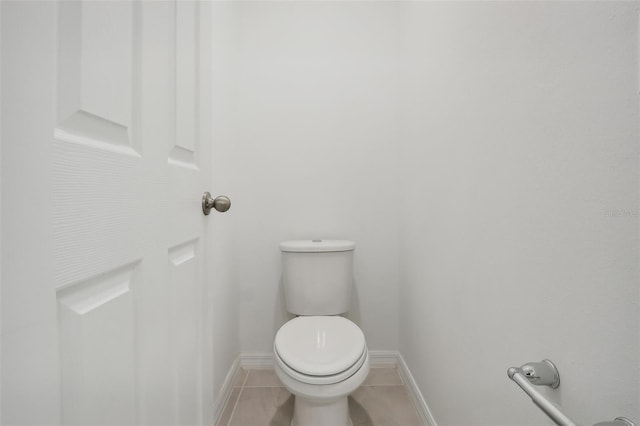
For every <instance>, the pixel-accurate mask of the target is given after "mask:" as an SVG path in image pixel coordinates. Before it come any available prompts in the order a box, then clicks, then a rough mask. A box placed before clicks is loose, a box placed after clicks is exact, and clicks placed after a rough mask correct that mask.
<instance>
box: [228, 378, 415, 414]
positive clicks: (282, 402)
mask: <svg viewBox="0 0 640 426" xmlns="http://www.w3.org/2000/svg"><path fill="white" fill-rule="evenodd" d="M349 411H350V413H351V420H352V421H353V425H354V426H392V425H393V426H422V424H423V423H422V421H421V419H420V416H419V414H418V411H417V410H416V408H415V406H414V405H413V402H412V401H411V397H410V396H409V393H408V391H407V388H406V387H405V386H404V383H403V382H402V379H401V378H400V376H399V375H398V372H397V371H396V369H395V367H391V368H380V367H377V368H371V372H370V373H369V376H368V377H367V379H366V380H365V381H364V383H363V384H362V386H360V387H359V388H358V389H357V390H356V391H355V392H354V393H353V394H352V395H351V396H350V397H349ZM292 415H293V395H291V394H290V393H289V391H287V389H286V388H284V387H283V386H282V383H280V380H279V379H278V377H277V376H276V374H275V372H274V371H273V370H270V369H264V370H263V369H261V370H243V369H240V371H239V372H238V374H237V376H236V378H235V381H234V386H233V390H232V392H231V395H230V397H229V400H228V401H227V403H226V405H225V407H224V409H223V412H222V415H221V416H220V421H219V422H218V425H217V426H290V425H291V416H292Z"/></svg>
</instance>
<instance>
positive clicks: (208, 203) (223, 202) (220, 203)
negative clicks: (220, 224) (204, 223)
mask: <svg viewBox="0 0 640 426" xmlns="http://www.w3.org/2000/svg"><path fill="white" fill-rule="evenodd" d="M211 208H214V209H216V210H218V211H219V212H220V213H224V212H226V211H227V210H229V209H230V208H231V200H230V199H229V197H225V196H224V195H220V196H218V197H216V198H213V197H212V196H211V193H209V192H205V193H204V194H202V213H204V214H205V215H207V216H208V215H209V212H210V211H211Z"/></svg>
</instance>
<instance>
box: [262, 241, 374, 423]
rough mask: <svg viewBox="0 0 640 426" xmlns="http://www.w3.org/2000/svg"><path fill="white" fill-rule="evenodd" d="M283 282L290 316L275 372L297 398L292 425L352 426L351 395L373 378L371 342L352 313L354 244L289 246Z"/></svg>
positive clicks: (277, 346) (280, 336)
mask: <svg viewBox="0 0 640 426" xmlns="http://www.w3.org/2000/svg"><path fill="white" fill-rule="evenodd" d="M280 250H281V251H282V267H283V269H282V283H283V287H284V297H285V304H286V309H287V311H288V312H290V313H292V314H295V315H297V316H296V317H295V318H293V319H292V320H290V321H288V322H287V323H285V324H284V325H283V326H282V327H280V329H279V330H278V332H277V333H276V337H275V340H274V343H273V351H274V359H275V371H276V374H277V375H278V377H279V378H280V380H281V381H282V383H283V384H284V386H285V387H286V388H287V389H288V390H289V392H291V393H292V394H293V395H294V398H295V399H294V406H293V407H294V408H293V419H292V421H291V424H292V426H350V425H351V424H352V423H351V419H350V418H349V404H348V397H349V394H350V393H352V392H353V391H354V390H356V389H357V388H358V387H359V386H360V385H361V384H362V382H363V381H364V379H365V378H366V377H367V374H368V373H369V352H368V350H367V343H366V340H365V337H364V334H363V333H362V330H360V327H358V326H357V325H356V324H354V323H353V322H351V321H350V320H348V319H346V318H344V317H342V316H340V315H341V314H344V313H346V312H347V311H348V310H349V307H350V304H351V290H352V287H353V251H354V250H355V243H354V242H353V241H345V240H301V241H285V242H283V243H281V244H280Z"/></svg>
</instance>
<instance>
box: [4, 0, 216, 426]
mask: <svg viewBox="0 0 640 426" xmlns="http://www.w3.org/2000/svg"><path fill="white" fill-rule="evenodd" d="M1 7H2V9H1V17H2V213H3V216H2V229H3V235H2V266H3V267H2V424H47V425H53V424H65V425H83V426H86V425H137V424H145V425H196V424H202V423H203V422H209V421H210V419H205V418H203V412H209V411H210V410H205V407H203V400H202V399H203V397H202V396H203V386H206V384H205V383H204V382H205V381H206V380H208V379H206V378H203V377H202V371H203V367H202V366H203V362H204V360H203V347H204V342H203V339H204V338H205V336H204V333H203V324H202V318H203V306H202V303H203V302H202V301H203V300H205V299H206V298H205V297H204V292H205V291H206V288H205V282H206V280H205V277H204V263H203V262H204V260H203V259H204V254H205V253H204V248H205V244H204V241H203V240H204V230H205V224H206V220H207V217H206V216H204V215H203V214H202V211H201V208H200V202H201V196H202V193H203V192H204V191H205V190H206V189H207V188H206V187H207V182H208V179H209V175H208V172H207V171H208V170H209V167H208V166H209V164H208V161H209V151H208V144H207V143H206V142H207V140H206V138H207V132H206V123H208V119H207V117H204V118H202V116H203V115H205V114H206V112H207V108H206V102H207V99H206V96H204V97H203V96H202V93H203V87H206V84H204V83H203V82H205V81H206V74H207V73H206V70H207V69H208V67H207V60H208V54H207V53H206V50H207V43H208V40H207V39H206V34H207V31H206V26H207V25H208V20H207V18H206V17H207V14H206V13H203V11H201V10H200V8H201V7H206V6H202V5H200V4H199V3H198V2H195V1H188V0H180V1H162V2H160V1H153V2H151V1H140V2H138V1H96V0H86V1H80V0H77V1H60V2H48V1H43V2H20V1H16V2H13V1H3V2H2V5H1ZM203 70H205V72H203ZM205 416H206V415H205Z"/></svg>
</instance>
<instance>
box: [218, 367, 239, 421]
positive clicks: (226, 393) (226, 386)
mask: <svg viewBox="0 0 640 426" xmlns="http://www.w3.org/2000/svg"><path fill="white" fill-rule="evenodd" d="M238 370H240V358H239V357H236V359H235V360H233V363H232V364H231V368H229V371H228V372H227V376H226V377H225V378H224V382H223V383H222V388H221V389H220V393H219V394H218V397H217V398H216V400H215V402H214V403H213V424H214V425H217V424H218V421H219V420H220V416H221V415H222V411H223V410H224V407H225V405H226V404H227V400H228V399H229V397H230V396H231V391H233V381H234V379H235V378H236V374H238Z"/></svg>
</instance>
